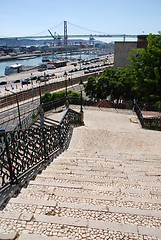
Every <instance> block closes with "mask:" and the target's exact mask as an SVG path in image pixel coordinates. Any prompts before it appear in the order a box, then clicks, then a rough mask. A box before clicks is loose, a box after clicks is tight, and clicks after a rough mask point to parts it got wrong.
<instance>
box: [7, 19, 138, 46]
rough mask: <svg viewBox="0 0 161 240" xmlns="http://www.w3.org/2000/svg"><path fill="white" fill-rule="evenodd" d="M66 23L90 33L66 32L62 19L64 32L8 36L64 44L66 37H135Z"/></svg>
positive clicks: (92, 38) (65, 43)
mask: <svg viewBox="0 0 161 240" xmlns="http://www.w3.org/2000/svg"><path fill="white" fill-rule="evenodd" d="M61 24H62V23H60V24H57V25H56V26H54V27H52V28H51V29H50V30H52V29H55V28H56V27H58V26H60V25H61ZM68 25H70V26H74V27H77V28H79V29H82V30H84V31H88V32H90V34H89V33H88V34H68V33H67V21H64V34H60V35H59V34H56V32H54V35H53V34H51V31H50V30H45V31H43V32H41V33H38V34H33V35H28V36H14V37H8V38H9V39H13V38H18V39H26V38H27V39H51V38H54V39H58V38H59V39H64V45H67V39H73V38H81V39H82V38H89V39H90V40H94V39H95V38H123V40H124V41H125V39H126V38H137V35H136V34H107V33H102V32H99V31H95V30H91V29H87V28H84V27H80V26H78V25H75V24H72V23H70V22H68ZM47 31H48V32H49V33H50V34H44V33H45V32H47Z"/></svg>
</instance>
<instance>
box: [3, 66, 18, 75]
mask: <svg viewBox="0 0 161 240" xmlns="http://www.w3.org/2000/svg"><path fill="white" fill-rule="evenodd" d="M21 70H22V64H19V63H16V64H13V65H11V66H7V67H5V75H10V74H13V73H19V72H21Z"/></svg>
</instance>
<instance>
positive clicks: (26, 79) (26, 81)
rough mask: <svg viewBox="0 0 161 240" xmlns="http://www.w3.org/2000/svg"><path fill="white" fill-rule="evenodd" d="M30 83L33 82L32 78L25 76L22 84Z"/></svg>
mask: <svg viewBox="0 0 161 240" xmlns="http://www.w3.org/2000/svg"><path fill="white" fill-rule="evenodd" d="M30 83H31V80H30V79H29V78H25V79H24V80H22V85H26V84H30Z"/></svg>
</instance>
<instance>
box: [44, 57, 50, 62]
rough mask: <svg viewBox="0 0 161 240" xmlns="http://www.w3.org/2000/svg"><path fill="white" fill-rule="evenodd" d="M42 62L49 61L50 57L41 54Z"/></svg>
mask: <svg viewBox="0 0 161 240" xmlns="http://www.w3.org/2000/svg"><path fill="white" fill-rule="evenodd" d="M42 62H50V59H49V58H48V57H47V56H42Z"/></svg>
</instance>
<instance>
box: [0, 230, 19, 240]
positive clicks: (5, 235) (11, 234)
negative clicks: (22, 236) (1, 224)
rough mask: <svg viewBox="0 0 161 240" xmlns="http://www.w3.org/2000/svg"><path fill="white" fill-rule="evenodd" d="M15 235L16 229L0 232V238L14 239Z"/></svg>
mask: <svg viewBox="0 0 161 240" xmlns="http://www.w3.org/2000/svg"><path fill="white" fill-rule="evenodd" d="M16 236H17V232H16V231H12V232H9V233H2V232H0V240H14V239H15V238H16Z"/></svg>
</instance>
